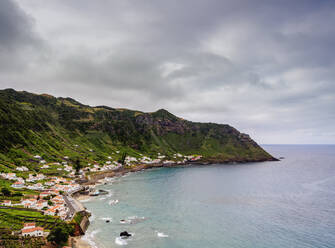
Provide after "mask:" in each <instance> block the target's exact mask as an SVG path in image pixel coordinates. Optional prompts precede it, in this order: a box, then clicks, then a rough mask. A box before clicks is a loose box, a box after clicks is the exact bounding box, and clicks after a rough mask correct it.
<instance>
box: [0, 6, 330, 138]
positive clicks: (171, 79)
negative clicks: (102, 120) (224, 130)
mask: <svg viewBox="0 0 335 248" xmlns="http://www.w3.org/2000/svg"><path fill="white" fill-rule="evenodd" d="M333 23H335V3H334V2H333V1H323V0H321V1H312V0H311V1H307V0H306V1H305V0H302V1H285V0H284V1H271V0H267V1H265V0H264V1H262V0H256V1H238V0H237V1H236V0H206V1H205V0H192V1H191V0H182V1H174V0H172V1H157V0H149V1H137V0H122V1H118V0H113V1H110V0H101V1H91V0H81V1H79V0H66V1H45V0H34V1H31V0H20V1H14V0H3V1H1V2H0V55H1V56H0V72H1V74H0V86H1V88H8V87H11V88H15V89H18V90H27V91H33V92H37V93H50V94H54V95H56V96H71V97H73V98H75V99H78V100H79V101H81V102H83V103H85V104H90V105H108V106H111V107H126V108H131V109H138V110H142V111H155V110H157V109H159V108H166V109H168V110H169V111H170V112H172V113H174V114H176V115H178V116H181V117H184V118H186V119H189V120H193V121H202V122H219V123H228V124H231V125H233V126H234V127H236V128H238V129H239V130H241V131H243V132H247V133H249V134H251V136H252V137H253V138H255V139H256V140H257V141H258V142H261V143H334V141H335V129H334V126H335V125H334V124H335V111H334V109H335V83H334V78H335V77H334V76H335V63H334V62H335V59H334V56H333V53H332V50H333V44H335V26H334V25H333Z"/></svg>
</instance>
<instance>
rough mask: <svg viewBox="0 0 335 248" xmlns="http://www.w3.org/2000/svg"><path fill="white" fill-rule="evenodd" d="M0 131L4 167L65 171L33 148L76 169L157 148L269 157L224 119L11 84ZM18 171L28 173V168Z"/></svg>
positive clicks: (1, 97)
mask: <svg viewBox="0 0 335 248" xmlns="http://www.w3.org/2000/svg"><path fill="white" fill-rule="evenodd" d="M0 132H1V136H0V169H1V171H4V172H9V171H13V169H14V168H15V167H16V166H26V167H27V168H28V169H29V170H31V171H35V172H43V173H44V174H46V175H50V176H52V175H54V176H61V175H64V174H66V172H64V171H60V170H57V169H58V168H59V166H57V165H50V168H48V169H41V164H40V163H39V159H36V158H34V155H36V154H38V155H40V156H41V157H42V158H43V159H44V160H46V161H47V162H63V161H65V159H64V156H67V157H69V160H68V162H72V164H73V165H74V168H75V169H76V170H77V171H79V170H80V168H82V167H83V166H86V165H87V164H88V163H90V164H93V163H98V164H103V163H104V162H105V161H106V160H107V157H108V156H112V160H114V161H122V160H124V158H123V157H124V154H127V155H129V156H133V157H140V154H144V155H147V156H150V157H152V158H156V157H157V153H161V154H164V155H167V157H172V155H173V154H175V153H178V152H179V153H182V154H184V155H191V154H199V155H202V156H204V158H205V160H218V161H258V160H269V159H272V157H271V156H270V155H269V154H268V153H267V152H265V151H264V150H263V149H262V148H261V147H259V146H258V145H257V144H256V143H255V142H254V141H253V140H251V139H250V138H246V137H245V136H243V135H242V134H240V132H238V131H237V130H236V129H234V128H233V127H231V126H229V125H219V124H214V123H195V122H190V121H186V120H184V119H182V118H178V117H176V116H174V115H173V114H171V113H169V112H168V111H166V110H163V109H161V110H158V111H156V112H153V113H143V112H139V111H131V110H126V109H113V108H109V107H106V106H98V107H90V106H87V105H83V104H81V103H79V102H77V101H75V100H73V99H71V98H55V97H52V96H49V95H36V94H31V93H28V92H17V91H15V90H12V89H7V90H1V91H0ZM116 151H119V153H116ZM20 173H21V172H20ZM21 174H22V176H23V177H27V175H28V172H22V173H21Z"/></svg>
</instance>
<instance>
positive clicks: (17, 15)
mask: <svg viewBox="0 0 335 248" xmlns="http://www.w3.org/2000/svg"><path fill="white" fill-rule="evenodd" d="M33 26H34V22H33V19H32V18H31V17H29V16H28V15H27V14H26V13H25V12H24V11H23V10H22V9H21V8H20V7H19V6H18V4H17V3H16V2H13V1H11V0H3V1H1V3H0V54H1V55H0V71H2V72H3V73H6V72H7V71H14V70H22V69H23V68H25V67H26V66H27V64H28V63H29V62H30V60H31V59H32V57H35V53H36V51H38V50H39V49H40V48H41V46H42V41H41V40H40V39H39V37H38V35H37V34H36V33H35V32H34V29H33Z"/></svg>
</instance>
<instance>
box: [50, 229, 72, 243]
mask: <svg viewBox="0 0 335 248" xmlns="http://www.w3.org/2000/svg"><path fill="white" fill-rule="evenodd" d="M72 233H73V227H72V226H70V225H66V224H64V225H59V226H57V227H56V228H55V229H52V230H51V231H50V233H49V235H48V237H47V240H48V241H49V242H53V243H55V244H57V245H61V244H64V243H65V242H66V241H67V240H68V239H69V235H70V234H72Z"/></svg>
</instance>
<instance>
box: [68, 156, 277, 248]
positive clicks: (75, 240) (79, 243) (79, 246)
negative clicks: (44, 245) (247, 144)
mask: <svg viewBox="0 0 335 248" xmlns="http://www.w3.org/2000/svg"><path fill="white" fill-rule="evenodd" d="M266 161H279V160H278V159H276V158H272V159H267V160H257V161H256V160H253V161H245V160H244V161H206V162H204V161H196V162H188V163H183V164H177V163H171V164H163V163H158V164H140V165H136V166H133V167H131V168H120V169H117V170H111V171H104V172H101V173H97V174H94V175H90V176H89V178H88V182H86V183H83V185H86V186H89V185H90V186H92V185H93V186H97V185H99V184H100V182H99V181H100V180H103V179H105V178H107V177H108V178H117V177H121V176H123V175H125V174H128V173H131V172H138V171H142V170H147V169H153V168H162V167H167V168H169V167H170V168H172V167H177V166H192V165H211V164H217V163H220V164H231V163H234V164H242V163H254V162H266ZM92 197H94V196H90V195H84V194H80V192H79V194H78V193H77V194H75V195H73V198H75V199H76V200H77V201H79V202H81V203H82V204H83V205H84V207H85V201H88V200H90V199H91V198H92ZM85 235H86V234H84V235H81V236H76V237H72V238H71V241H70V242H71V244H72V246H73V247H75V248H93V247H92V246H91V244H90V243H89V242H88V241H87V240H86V239H85Z"/></svg>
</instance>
